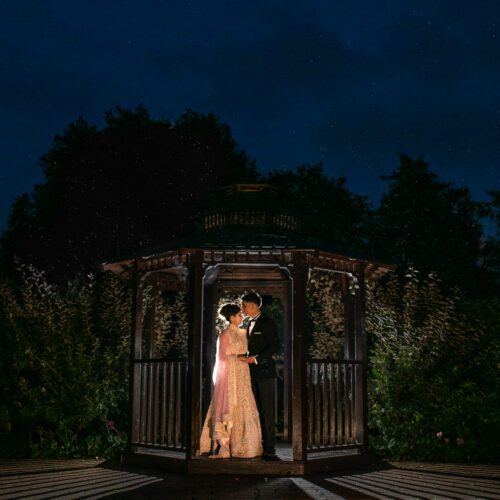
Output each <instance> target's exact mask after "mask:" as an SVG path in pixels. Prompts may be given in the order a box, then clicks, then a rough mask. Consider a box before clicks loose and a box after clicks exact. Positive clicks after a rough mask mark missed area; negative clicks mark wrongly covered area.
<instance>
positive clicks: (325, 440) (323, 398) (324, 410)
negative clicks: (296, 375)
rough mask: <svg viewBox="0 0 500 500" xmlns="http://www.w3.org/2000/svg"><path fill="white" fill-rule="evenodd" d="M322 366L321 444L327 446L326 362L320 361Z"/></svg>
mask: <svg viewBox="0 0 500 500" xmlns="http://www.w3.org/2000/svg"><path fill="white" fill-rule="evenodd" d="M321 367H322V372H323V373H322V375H323V378H322V386H323V387H322V389H323V391H322V393H323V394H322V401H323V419H322V425H323V441H322V445H323V446H324V447H325V446H328V398H327V394H328V392H327V391H328V373H327V364H326V363H321Z"/></svg>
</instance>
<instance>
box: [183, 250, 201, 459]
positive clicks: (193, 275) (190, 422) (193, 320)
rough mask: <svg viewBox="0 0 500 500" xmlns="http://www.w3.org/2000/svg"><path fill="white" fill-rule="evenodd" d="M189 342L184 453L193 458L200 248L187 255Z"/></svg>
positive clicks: (198, 406) (196, 438) (197, 404)
mask: <svg viewBox="0 0 500 500" xmlns="http://www.w3.org/2000/svg"><path fill="white" fill-rule="evenodd" d="M189 297H190V308H189V319H190V328H189V342H188V369H187V391H186V402H187V411H186V419H187V422H186V430H187V436H186V438H187V442H186V457H187V458H188V459H190V458H197V457H198V455H199V449H200V431H201V404H200V403H201V344H202V338H201V336H202V330H203V329H202V325H203V250H199V249H197V250H194V252H193V253H192V254H191V255H190V259H189Z"/></svg>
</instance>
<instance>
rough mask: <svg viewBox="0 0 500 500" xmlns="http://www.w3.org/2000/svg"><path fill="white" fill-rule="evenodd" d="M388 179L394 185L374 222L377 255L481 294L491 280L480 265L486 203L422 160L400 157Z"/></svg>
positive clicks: (386, 178) (390, 187)
mask: <svg viewBox="0 0 500 500" xmlns="http://www.w3.org/2000/svg"><path fill="white" fill-rule="evenodd" d="M383 179H385V180H389V181H390V184H389V187H388V189H387V191H386V192H385V193H384V194H383V195H382V199H381V203H380V206H379V208H378V209H377V210H376V211H375V213H374V220H373V224H372V226H371V228H372V234H371V237H370V240H371V244H372V251H373V252H374V254H375V255H377V256H378V257H379V258H380V259H383V260H386V261H388V262H395V263H397V264H401V265H402V266H403V267H405V266H408V265H414V266H415V267H416V268H417V269H419V270H420V271H421V272H422V273H423V274H427V273H429V272H437V273H438V275H439V276H440V277H441V279H442V280H443V284H444V285H445V286H447V287H450V288H452V287H453V286H459V287H460V288H461V290H463V291H464V292H467V293H474V294H475V295H477V294H480V293H481V292H482V288H484V287H486V286H487V284H488V276H487V275H486V274H485V273H483V272H480V271H481V270H480V269H478V266H477V262H478V259H479V256H480V252H481V238H482V234H483V227H482V224H481V217H484V216H485V215H486V214H487V211H486V206H485V205H484V204H483V203H479V202H475V201H473V200H472V198H471V194H470V191H469V189H468V188H456V187H453V186H452V185H451V184H449V183H446V182H442V181H441V180H440V179H439V178H438V176H437V175H436V174H435V173H434V172H432V171H431V170H430V169H429V164H428V163H426V162H425V161H424V160H423V159H422V158H417V159H412V158H410V157H409V156H406V155H400V164H399V166H398V168H397V169H396V170H395V171H394V172H393V173H392V174H391V175H390V176H387V177H384V178H383Z"/></svg>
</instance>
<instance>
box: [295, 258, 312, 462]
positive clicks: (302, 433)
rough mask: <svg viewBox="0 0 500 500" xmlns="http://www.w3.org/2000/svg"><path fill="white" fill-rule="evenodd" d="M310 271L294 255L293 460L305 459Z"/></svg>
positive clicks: (303, 261)
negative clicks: (307, 297)
mask: <svg viewBox="0 0 500 500" xmlns="http://www.w3.org/2000/svg"><path fill="white" fill-rule="evenodd" d="M308 272H309V268H308V266H307V262H306V255H305V253H304V252H297V253H294V254H293V271H292V277H293V323H292V325H293V326H292V446H293V459H294V460H306V449H307V409H308V406H307V389H306V368H307V365H306V360H307V352H306V349H307V342H306V340H307V339H306V334H305V314H306V287H307V277H308Z"/></svg>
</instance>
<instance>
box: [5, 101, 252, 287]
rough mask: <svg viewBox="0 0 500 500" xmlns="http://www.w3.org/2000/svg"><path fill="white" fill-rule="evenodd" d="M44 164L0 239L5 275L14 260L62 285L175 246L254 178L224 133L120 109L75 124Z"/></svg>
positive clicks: (209, 125) (195, 119)
mask: <svg viewBox="0 0 500 500" xmlns="http://www.w3.org/2000/svg"><path fill="white" fill-rule="evenodd" d="M40 163H41V167H42V169H43V174H44V182H43V183H42V184H39V185H36V186H35V188H34V191H33V192H32V193H31V194H23V195H22V196H20V197H19V198H18V199H17V200H16V201H15V202H14V205H13V207H12V211H11V214H10V218H9V221H8V226H7V230H6V231H5V232H4V234H3V235H2V238H1V265H2V270H3V272H4V273H8V272H9V269H11V268H12V262H13V258H14V257H17V258H18V259H20V260H21V261H22V262H27V263H30V264H34V265H35V266H36V267H39V268H41V269H45V270H46V271H47V272H48V274H49V276H51V277H54V278H56V277H57V279H58V280H61V279H63V280H66V279H68V278H69V277H71V276H72V275H74V274H75V273H76V272H79V271H88V270H89V269H91V268H92V266H94V265H96V264H97V265H98V264H99V263H101V262H103V261H107V260H112V259H118V258H122V257H129V256H131V255H133V254H134V253H135V252H137V251H138V250H139V249H140V248H144V247H149V246H152V245H158V244H163V243H168V242H171V241H174V240H176V239H178V238H179V237H180V236H181V235H182V234H184V233H185V232H186V231H187V230H188V228H189V227H190V225H191V224H192V221H193V217H194V216H195V214H196V211H197V208H198V206H199V204H200V203H201V202H202V201H203V199H204V198H206V196H207V195H208V194H209V193H210V192H213V191H214V190H216V189H217V188H219V187H221V186H223V185H226V184H231V183H233V182H245V181H247V182H248V181H252V180H255V179H256V178H257V170H256V167H255V162H254V161H253V160H251V159H250V158H249V157H248V156H247V155H246V154H245V153H244V152H243V151H242V150H240V149H239V147H238V144H237V142H236V141H235V140H234V138H233V137H232V134H231V131H230V129H229V127H228V126H227V125H226V124H224V123H222V122H221V121H220V120H219V119H218V118H217V117H216V116H215V115H213V114H207V115H205V114H200V113H196V112H195V111H193V110H187V111H186V112H184V113H183V114H182V115H181V116H180V117H179V118H178V119H177V121H176V122H175V123H171V122H169V121H168V120H158V119H153V118H152V117H151V116H150V115H149V114H148V112H147V111H146V110H145V109H144V108H142V107H138V108H136V109H135V110H133V111H130V110H124V109H121V108H116V109H114V110H112V111H109V112H107V113H106V114H105V118H104V126H103V127H102V129H99V128H97V127H96V126H94V125H91V124H89V123H88V122H87V121H86V120H85V119H83V118H78V119H77V120H76V121H75V122H74V123H71V124H70V125H69V126H68V127H66V129H65V130H64V131H63V133H62V134H59V135H56V136H55V138H54V141H53V144H52V147H51V149H50V150H49V152H48V153H47V154H45V155H44V156H43V157H42V158H41V161H40Z"/></svg>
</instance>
